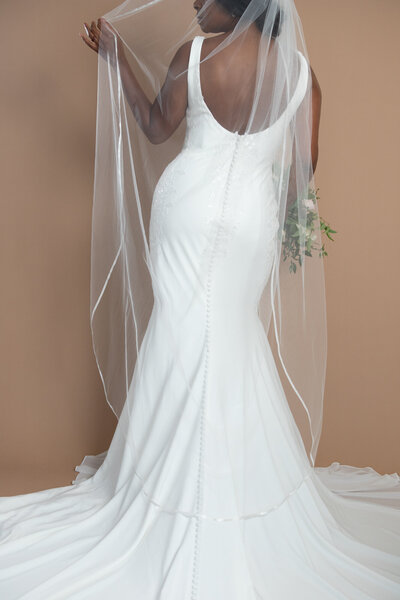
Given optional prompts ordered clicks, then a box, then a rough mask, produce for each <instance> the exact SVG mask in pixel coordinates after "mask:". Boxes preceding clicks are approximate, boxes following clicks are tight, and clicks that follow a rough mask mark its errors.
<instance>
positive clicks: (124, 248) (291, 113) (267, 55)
mask: <svg viewBox="0 0 400 600" xmlns="http://www.w3.org/2000/svg"><path fill="white" fill-rule="evenodd" d="M232 7H233V8H232ZM215 10H218V11H219V13H218V14H222V13H221V11H223V10H224V11H225V13H226V18H229V19H231V20H232V19H234V27H233V28H232V30H231V31H230V32H227V33H226V35H224V36H222V37H221V38H217V37H215V40H216V41H215V43H214V46H213V49H212V51H211V52H209V53H208V54H207V55H203V56H201V61H200V67H201V70H202V72H206V70H207V68H208V65H209V64H210V65H212V63H213V62H214V64H215V65H220V71H219V73H220V74H221V76H220V78H219V80H218V81H215V90H216V91H215V93H213V91H212V89H211V91H210V90H208V94H207V90H206V89H203V93H204V98H203V99H204V100H207V101H208V110H209V111H210V112H212V114H213V115H214V117H215V120H216V122H217V123H218V122H219V125H220V127H221V128H223V129H224V130H225V131H226V132H227V136H228V137H229V134H231V135H233V136H234V137H235V140H236V141H235V144H236V145H237V147H238V148H239V150H238V152H239V154H240V148H244V147H245V148H246V151H247V152H250V153H251V148H252V145H253V146H254V161H253V162H255V163H257V161H260V160H264V162H265V168H266V169H267V170H269V171H268V172H269V173H271V174H272V181H273V183H274V185H273V187H272V188H271V187H269V188H266V194H265V202H266V206H267V205H268V203H271V201H272V202H274V203H275V204H274V206H275V209H276V210H275V213H274V214H275V220H273V222H272V223H271V232H272V233H271V236H272V237H271V239H269V240H267V239H266V240H265V261H270V271H269V277H268V278H267V280H266V281H262V282H260V296H259V303H258V306H257V312H258V316H259V319H260V323H262V327H263V331H264V333H265V344H266V345H267V339H269V341H270V344H271V347H272V349H273V353H274V356H275V362H276V364H277V365H278V367H279V369H280V373H281V381H282V385H283V386H284V389H285V393H286V398H287V402H288V406H289V407H290V410H291V414H292V415H293V417H294V419H295V422H296V424H297V427H298V429H299V431H300V433H301V437H302V441H303V443H304V447H305V448H306V450H307V454H308V457H309V461H310V463H311V465H314V461H315V456H316V452H317V448H318V442H319V438H320V433H321V423H322V407H323V393H324V381H325V365H326V319H325V288H324V274H323V259H322V256H321V252H320V251H319V248H320V246H321V242H320V230H319V226H318V223H319V219H318V207H317V200H316V198H315V194H314V193H313V190H314V189H315V187H316V186H315V184H314V168H313V157H312V152H311V137H312V78H311V70H310V66H309V61H308V54H307V49H306V45H305V41H304V36H303V31H302V26H301V22H300V19H299V16H298V13H297V11H296V7H295V4H294V2H293V0H235V1H232V2H231V1H228V0H206V1H204V2H201V7H200V9H199V10H198V14H197V18H196V14H195V12H194V10H193V5H192V3H191V2H190V1H188V2H182V0H150V1H144V0H127V1H125V2H123V3H122V4H121V5H120V6H118V7H117V8H115V9H114V10H112V11H111V12H109V13H107V14H106V15H104V19H105V20H106V21H107V24H108V25H104V26H103V29H102V35H101V37H102V51H101V52H100V53H99V58H98V104H97V136H96V155H95V182H94V202H93V228H92V263H91V306H90V320H91V327H92V337H93V348H94V353H95V356H96V361H97V366H98V369H99V373H100V376H101V379H102V382H103V385H104V391H105V395H106V399H107V402H108V403H109V405H110V407H111V408H112V410H113V411H114V413H115V415H116V416H117V417H118V418H119V419H121V418H122V417H123V418H124V423H125V427H124V430H125V432H126V437H127V440H128V443H129V444H130V445H131V449H132V452H133V454H134V456H136V457H139V455H140V456H142V463H143V464H142V466H141V467H140V465H139V466H138V476H139V477H140V478H141V479H142V480H144V481H147V482H149V478H148V477H147V473H150V471H151V469H153V468H154V463H152V464H150V462H151V459H149V463H148V464H146V461H145V459H143V455H144V454H145V449H146V448H148V447H150V443H148V442H149V439H150V438H151V434H150V433H149V432H148V431H147V432H140V423H141V422H142V416H143V412H142V411H152V410H153V408H154V404H155V402H156V399H155V398H152V397H151V394H150V393H149V396H148V398H146V401H145V402H141V405H140V406H136V404H135V391H136V390H137V389H138V387H140V386H141V378H140V375H141V369H142V366H143V361H144V360H145V358H146V356H145V350H146V344H145V341H146V336H148V335H149V333H148V332H149V323H150V322H151V320H152V318H154V314H155V311H163V316H164V318H163V325H162V326H163V328H164V329H163V331H162V332H161V333H160V332H159V335H162V337H163V339H164V340H167V345H168V348H169V352H168V354H167V355H165V354H164V355H163V356H162V357H160V358H159V363H157V361H156V360H155V362H154V368H155V369H157V365H158V364H159V365H160V366H161V364H162V370H163V372H164V373H168V372H169V373H172V372H174V373H179V374H180V375H179V377H180V385H181V388H180V394H181V397H182V411H181V415H180V417H179V419H183V418H184V415H186V412H187V411H188V410H190V409H192V410H194V411H195V410H196V409H197V408H198V402H199V400H198V397H197V396H196V393H195V390H194V389H193V385H192V382H191V379H190V373H189V372H187V371H186V368H185V356H182V350H181V347H182V346H181V344H180V339H181V337H182V336H184V335H186V334H187V332H186V330H185V328H186V318H187V315H188V314H189V313H190V311H191V309H193V307H194V306H195V305H196V303H198V302H199V299H201V298H202V294H203V293H205V290H204V289H203V288H202V283H201V282H202V281H203V278H202V272H201V269H202V268H207V256H208V255H207V247H210V246H212V244H213V240H212V239H210V240H207V241H206V243H205V245H204V248H205V250H204V261H203V266H202V267H200V270H199V272H198V273H196V277H197V279H198V282H199V283H198V286H197V287H196V288H195V289H191V290H190V293H189V292H188V296H187V298H185V302H184V307H185V308H184V310H180V312H178V311H177V309H176V307H175V306H173V305H171V304H169V303H168V301H167V300H166V298H165V290H164V289H163V281H162V279H161V278H160V276H159V261H162V260H163V258H165V257H163V254H162V253H163V250H162V249H160V248H159V247H158V239H159V233H160V228H162V226H163V223H162V219H161V218H160V215H162V217H163V218H167V216H168V214H169V213H168V211H169V210H170V208H171V207H170V206H169V204H168V202H167V201H165V202H163V201H162V200H160V196H161V197H163V198H165V197H167V196H168V197H171V192H173V189H174V176H173V175H174V170H173V169H171V164H173V161H174V159H175V158H176V157H177V156H178V154H179V153H180V152H181V151H183V150H184V149H185V144H186V134H187V133H186V119H185V118H183V119H182V121H181V122H180V124H179V126H178V127H177V128H176V129H175V130H174V131H173V132H172V133H169V134H168V132H167V133H166V134H165V135H164V136H161V138H159V139H156V138H155V137H154V135H153V133H152V132H153V131H155V129H154V128H153V129H152V127H153V124H152V123H151V122H149V121H146V122H145V121H144V120H143V119H141V117H140V111H138V109H137V105H136V104H135V102H136V101H137V100H136V99H135V98H134V97H133V96H132V93H130V90H129V86H127V79H126V72H127V70H130V72H131V73H133V74H134V77H135V78H136V80H137V82H138V83H139V84H140V86H141V88H142V89H143V91H144V92H145V94H146V95H147V98H148V99H149V102H150V103H154V104H153V109H152V111H150V113H149V114H150V116H151V115H153V117H154V119H162V118H165V120H166V121H168V119H169V117H170V114H172V112H173V110H174V106H172V105H171V102H172V101H171V102H168V101H165V98H167V97H168V96H167V94H166V91H169V92H170V96H169V97H172V98H173V99H174V93H176V102H178V101H180V100H179V98H182V97H183V98H184V99H185V101H186V96H185V94H186V95H187V78H188V71H189V68H188V60H187V57H188V54H189V52H190V45H191V41H192V40H193V38H195V37H196V36H200V35H201V36H205V37H206V38H208V37H212V36H215V34H214V33H213V32H206V33H204V32H203V31H202V30H201V28H200V26H199V21H202V22H203V23H205V22H206V21H207V17H208V15H210V14H211V13H212V11H215ZM249 40H250V41H251V44H253V45H252V48H253V49H254V45H256V48H255V50H254V54H253V55H252V56H253V58H254V57H255V59H254V60H255V63H256V65H255V66H254V64H253V65H252V68H248V62H247V63H246V60H247V61H248V60H249V59H248V57H246V56H245V57H244V58H243V56H244V54H245V51H247V50H245V49H246V48H248V47H249V46H251V44H250V43H249V44H247V41H249ZM122 56H124V60H123V63H122V61H121V57H122ZM185 57H186V59H185ZM185 61H186V62H185ZM121 64H122V66H121ZM215 71H217V69H214V72H215ZM210 72H211V68H210ZM221 81H223V82H225V87H226V93H224V90H223V89H222V88H221V87H220V88H218V86H221V85H222V84H221ZM210 85H211V84H210ZM171 90H172V91H171ZM164 92H165V93H164ZM179 94H180V96H179ZM249 99H250V100H249ZM205 106H206V108H207V104H205ZM186 118H187V115H186ZM150 121H151V119H150ZM266 132H268V135H266V136H265V137H263V138H261V134H262V135H264V134H265V133H266ZM152 136H153V137H152ZM257 136H259V137H257ZM230 139H232V138H230ZM261 139H263V140H265V155H264V154H263V147H262V144H263V142H261V141H260V140H261ZM260 144H261V147H260ZM271 148H273V153H271V151H270V149H271ZM226 156H227V155H226V154H224V153H222V154H221V153H220V152H219V151H218V150H216V152H215V156H214V155H213V157H212V164H213V171H212V172H211V171H210V179H211V180H212V181H214V184H213V185H214V188H215V185H216V184H215V179H214V178H213V175H215V173H226V161H227V158H226ZM191 159H193V160H194V161H195V160H196V156H189V155H188V160H191ZM198 159H199V160H201V157H199V158H198ZM208 160H210V157H208ZM210 162H211V161H210ZM251 169H252V161H250V162H249V183H250V182H251V179H252V171H251ZM221 179H223V177H222V175H221V176H220V185H222V186H229V185H230V183H229V182H228V181H227V179H225V180H223V181H221ZM207 184H208V182H207V181H203V182H202V185H204V188H205V193H206V194H207V193H209V195H210V197H211V196H212V194H213V190H212V189H210V190H208V189H207ZM196 185H198V183H196ZM155 192H157V198H158V202H159V203H160V202H161V206H158V209H157V213H156V214H154V206H153V204H152V203H153V197H154V194H155ZM167 192H168V193H169V195H168V194H167ZM250 193H251V185H249V194H250ZM242 200H243V203H246V201H247V198H246V197H243V198H242ZM177 201H178V200H177ZM269 206H270V205H269ZM242 209H243V206H239V205H237V206H235V207H233V208H232V207H231V210H232V214H230V219H231V222H233V223H234V222H235V219H236V220H237V219H240V216H241V214H242V213H241V211H242ZM221 210H222V206H221V205H218V206H215V213H214V216H213V218H214V220H215V223H216V229H215V230H214V233H215V235H217V236H218V235H221V232H218V231H217V229H218V214H220V213H219V212H218V211H221ZM152 211H153V214H152ZM177 235H178V233H177ZM222 235H224V232H222ZM227 235H228V237H229V235H230V234H229V232H228V234H227ZM225 242H226V243H227V244H229V239H228V240H225ZM188 260H189V257H188ZM169 276H170V278H173V277H174V273H173V272H171V273H170V275H169ZM227 360H229V357H227ZM175 391H176V389H175ZM140 392H141V394H142V397H143V395H146V393H147V391H146V389H140ZM164 393H165V396H166V397H168V394H172V393H174V390H172V389H168V380H166V382H165V388H164ZM146 402H147V404H146ZM261 402H262V399H261ZM188 406H189V407H190V408H188ZM224 414H225V416H226V413H224ZM172 418H173V416H171V415H170V414H169V413H168V407H166V408H165V412H163V411H161V414H160V413H159V414H158V416H157V417H156V416H155V417H154V431H156V432H157V433H156V434H155V433H154V435H157V436H158V438H157V439H158V440H159V443H160V447H162V448H163V451H162V452H165V453H167V452H168V449H169V448H170V447H171V446H172V444H173V440H172V433H171V432H175V433H176V431H177V429H178V427H179V426H180V423H179V422H178V420H177V422H176V423H171V422H169V420H170V419H172ZM205 418H207V417H205ZM226 418H229V417H227V416H226ZM223 419H224V417H222V420H223ZM245 421H246V416H245V415H243V429H244V430H245V427H246V422H245ZM167 422H168V427H166V426H165V423H167ZM209 424H210V425H211V426H213V427H214V430H215V434H216V436H218V435H220V436H221V439H222V436H224V435H225V434H224V429H223V427H222V426H221V428H220V429H219V428H218V425H216V424H215V423H209ZM132 431H134V434H132ZM128 433H129V435H128ZM245 434H246V435H248V436H251V429H250V428H249V431H247V432H245ZM160 440H161V441H160ZM236 458H237V457H236ZM138 460H139V459H138ZM143 460H144V462H143ZM154 460H155V459H154ZM250 460H251V458H250V457H243V456H241V457H240V458H239V459H238V462H237V463H235V466H234V467H232V469H233V471H234V472H235V474H236V475H237V477H238V481H239V479H240V477H241V476H242V470H241V469H242V468H243V469H244V462H245V461H248V462H250ZM238 464H240V466H241V468H240V469H238V467H237V465H238ZM148 485H149V486H150V484H148ZM238 485H239V484H238ZM291 487H293V482H291V483H290V485H289V486H288V489H289V488H290V489H291ZM243 504H244V501H243ZM253 508H254V507H253V506H252V504H251V502H250V501H249V502H248V503H247V502H246V506H242V507H241V510H243V511H245V510H248V511H251V510H252V509H253Z"/></svg>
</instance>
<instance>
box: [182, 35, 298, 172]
mask: <svg viewBox="0 0 400 600" xmlns="http://www.w3.org/2000/svg"><path fill="white" fill-rule="evenodd" d="M203 40H204V37H203V36H196V37H195V38H194V39H193V42H192V46H191V51H190V56H189V63H188V74H187V84H188V106H187V111H186V136H185V141H184V145H183V148H184V149H193V150H201V149H207V150H211V151H212V150H213V149H217V148H218V151H223V149H224V148H226V149H228V148H229V147H231V146H232V145H234V144H236V145H238V147H239V148H241V147H243V148H244V152H243V154H242V158H244V159H246V158H248V160H246V168H247V167H248V163H251V164H252V165H254V164H259V162H261V163H262V164H265V162H266V161H267V162H270V161H271V160H273V157H274V155H275V154H276V150H277V148H278V145H279V143H280V142H281V141H282V136H283V134H284V128H285V127H286V126H287V123H288V122H289V121H290V119H291V118H292V117H293V115H294V113H295V112H296V110H297V108H298V107H299V105H300V103H301V100H302V99H303V98H304V95H305V93H306V89H307V82H308V63H307V61H306V59H305V57H304V55H303V54H302V53H301V52H299V58H300V61H301V62H300V64H301V66H300V71H299V79H298V82H297V85H296V88H295V91H294V93H293V95H292V97H291V99H290V101H289V102H288V104H287V106H286V108H285V109H284V111H283V112H282V113H281V115H280V116H279V117H278V119H277V120H276V121H275V122H274V123H273V124H272V125H271V126H270V127H268V128H267V129H264V130H262V131H259V132H255V133H247V134H245V135H241V134H239V133H238V132H232V131H230V130H228V129H227V128H225V127H223V126H222V125H221V124H220V123H219V122H218V121H217V119H216V118H215V117H214V115H213V114H212V112H211V110H210V109H209V107H208V106H207V104H206V102H205V100H204V97H203V93H202V89H201V79H200V58H201V56H200V55H201V48H202V44H203Z"/></svg>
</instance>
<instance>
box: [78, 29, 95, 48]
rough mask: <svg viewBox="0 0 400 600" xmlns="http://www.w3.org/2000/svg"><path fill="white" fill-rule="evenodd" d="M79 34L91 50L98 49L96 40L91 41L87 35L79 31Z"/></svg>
mask: <svg viewBox="0 0 400 600" xmlns="http://www.w3.org/2000/svg"><path fill="white" fill-rule="evenodd" d="M79 35H80V36H81V38H82V39H83V41H84V42H85V44H86V45H87V46H89V48H91V49H92V50H94V51H95V52H98V50H99V45H98V44H97V43H96V42H93V41H92V40H91V39H90V38H89V37H88V36H87V35H85V34H84V33H80V34H79Z"/></svg>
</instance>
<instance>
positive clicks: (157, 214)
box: [149, 161, 184, 252]
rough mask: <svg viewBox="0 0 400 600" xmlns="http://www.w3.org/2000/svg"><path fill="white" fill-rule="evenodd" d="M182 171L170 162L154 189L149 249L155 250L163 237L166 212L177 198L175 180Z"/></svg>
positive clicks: (173, 162)
mask: <svg viewBox="0 0 400 600" xmlns="http://www.w3.org/2000/svg"><path fill="white" fill-rule="evenodd" d="M183 173H184V172H183V170H182V169H178V168H177V167H176V163H175V161H172V162H170V163H169V164H168V165H167V167H166V168H165V169H164V171H163V172H162V174H161V177H160V179H159V180H158V182H157V185H156V187H155V189H154V194H153V202H152V205H151V216H150V226H149V239H150V249H151V251H152V252H155V251H156V250H157V249H158V248H159V246H160V243H161V241H162V239H163V237H164V231H165V230H164V227H165V223H166V219H167V217H168V213H169V211H170V209H171V208H172V206H174V204H175V203H176V200H177V187H176V182H177V179H178V178H179V176H180V175H182V174H183Z"/></svg>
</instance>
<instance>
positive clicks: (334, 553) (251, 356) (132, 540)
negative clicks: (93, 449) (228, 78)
mask: <svg viewBox="0 0 400 600" xmlns="http://www.w3.org/2000/svg"><path fill="white" fill-rule="evenodd" d="M202 41H203V37H202V36H198V37H196V38H195V39H194V41H193V43H192V48H191V53H190V59H189V67H191V68H189V71H188V109H187V131H186V138H185V141H184V144H183V148H182V150H181V152H180V153H179V154H178V156H177V157H176V158H175V159H174V160H173V161H172V162H171V163H170V164H169V165H168V166H167V168H166V169H165V171H164V172H163V174H162V176H161V178H160V180H159V182H158V184H157V187H156V189H155V192H154V198H153V204H152V212H151V221H150V251H151V254H152V258H153V261H154V266H155V269H156V271H157V275H158V278H159V281H160V282H161V287H160V289H161V290H162V295H161V304H160V302H158V303H157V302H156V303H155V305H154V308H153V311H152V314H151V317H150V322H149V325H148V328H147V330H146V334H145V337H144V339H143V343H142V346H141V349H140V353H139V357H138V363H137V364H138V365H139V366H140V369H137V368H136V369H135V374H134V377H133V379H132V383H131V386H130V388H129V394H128V397H127V400H126V403H125V407H124V410H123V412H122V415H121V417H120V420H119V422H118V426H117V428H116V430H115V433H114V437H113V439H112V442H111V445H110V447H109V449H108V451H107V452H104V453H102V454H100V455H97V456H94V457H91V456H88V457H85V459H84V461H83V463H82V464H81V465H80V466H78V467H77V470H78V471H79V475H78V477H77V478H76V480H75V481H74V485H69V486H64V487H59V488H53V489H48V490H42V491H39V492H34V493H29V494H23V495H19V496H13V497H3V498H1V499H0V524H1V529H0V598H2V599H3V600H16V599H17V598H18V599H21V598H24V599H30V600H44V599H48V598H51V599H59V598H74V599H81V598H82V599H83V598H90V599H93V600H94V599H95V600H109V599H110V598H115V599H116V600H125V599H128V598H129V600H132V599H140V600H267V599H268V600H270V599H273V600H278V599H279V600H293V599H294V598H296V600H302V599H304V600H305V599H307V600H311V599H313V600H314V599H315V600H328V599H332V600H339V599H343V600H344V599H346V600H350V599H353V600H367V599H372V598H373V599H375V600H395V599H397V600H398V599H399V598H400V511H399V508H400V482H399V477H398V475H397V474H393V475H385V476H382V475H379V474H377V473H376V472H375V471H373V470H372V469H368V468H367V469H356V468H354V467H346V466H340V465H338V463H333V464H332V465H331V467H329V468H316V469H313V468H311V466H310V464H309V461H308V458H307V455H306V451H305V449H304V445H303V443H302V440H301V436H300V434H299V431H298V429H297V427H296V425H295V422H294V420H293V417H292V414H291V412H290V410H289V407H288V404H287V401H286V398H285V395H284V392H283V389H282V385H281V382H280V379H279V376H278V372H277V369H276V365H275V362H274V360H273V356H272V352H271V350H270V347H269V345H268V341H267V339H266V337H265V333H264V329H263V327H262V325H261V323H260V320H259V318H258V315H257V303H258V301H259V298H260V294H261V291H262V289H263V287H264V286H265V283H266V281H268V278H269V276H270V272H271V265H272V257H273V238H274V234H275V232H276V229H277V216H276V204H275V201H274V194H273V184H272V181H271V176H270V172H269V171H268V159H269V157H270V156H272V155H273V152H274V148H275V147H276V144H277V143H279V138H280V135H281V120H280V119H278V121H276V122H275V123H274V124H273V126H272V127H271V128H269V129H268V130H265V131H262V132H259V133H256V134H253V135H251V136H248V137H246V138H243V137H241V136H240V135H239V134H238V133H232V132H230V131H228V130H227V129H225V128H224V127H223V126H222V125H220V124H219V122H218V121H216V120H215V118H214V117H213V115H212V113H211V112H210V110H209V109H208V107H207V105H206V103H205V101H204V98H203V96H202V93H201V86H200V76H199V65H198V61H199V56H200V50H201V44H202ZM300 58H301V60H302V65H303V66H302V69H301V74H300V77H299V81H298V85H297V88H296V91H295V93H294V95H293V97H292V100H291V102H290V104H289V105H288V107H287V109H286V110H288V111H295V110H296V108H297V106H298V104H299V102H300V101H301V98H302V95H303V94H304V93H305V85H306V81H307V80H306V78H307V73H308V71H307V69H306V61H305V59H304V57H303V55H300ZM266 136H268V143H266ZM257 144H260V149H261V148H262V149H263V150H262V152H261V150H260V152H256V153H254V152H250V151H249V148H250V147H251V148H253V149H254V147H255V146H257ZM254 156H257V157H258V158H257V160H256V161H255V159H254ZM210 161H212V164H213V165H215V168H214V170H213V171H212V170H211V168H210ZM205 169H207V175H208V177H207V178H205V177H204V172H205ZM211 171H212V172H213V173H215V177H212V178H211V179H210V178H209V174H210V172H211ZM249 173H251V177H249ZM244 182H245V183H244ZM266 189H267V190H269V189H270V193H269V194H267V198H269V200H267V201H266V194H265V190H266ZM243 197H245V198H246V202H243V201H242V202H241V204H240V205H239V204H238V203H239V201H240V199H243ZM210 240H212V243H210ZM199 274H200V276H201V277H200V281H199ZM184 311H186V313H185V314H186V318H185V320H184V321H183V320H182V319H181V318H180V317H181V314H182V313H183V312H184ZM165 314H168V316H169V319H170V321H171V322H172V323H173V320H174V318H175V316H176V317H177V318H179V319H180V324H179V334H178V338H177V340H176V342H177V344H178V346H179V349H180V352H179V356H180V360H182V361H183V367H184V372H185V373H186V374H188V375H189V377H190V381H191V384H192V385H191V395H190V397H189V398H188V397H187V393H186V389H187V388H186V386H185V383H184V382H183V381H182V379H181V371H180V369H179V368H177V369H176V371H175V370H173V371H171V370H169V371H165V370H164V365H165V364H166V360H165V357H166V356H167V355H168V352H169V351H170V348H169V347H167V345H166V343H165V341H164V336H163V335H162V333H163V319H164V318H165ZM137 372H139V373H140V376H136V373H137ZM128 407H129V411H130V412H131V415H132V418H131V419H129V420H128V418H127V409H128ZM130 439H134V440H135V443H134V444H128V443H127V440H130Z"/></svg>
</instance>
